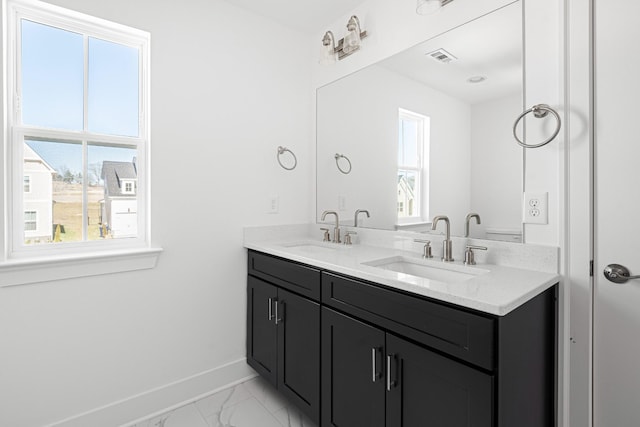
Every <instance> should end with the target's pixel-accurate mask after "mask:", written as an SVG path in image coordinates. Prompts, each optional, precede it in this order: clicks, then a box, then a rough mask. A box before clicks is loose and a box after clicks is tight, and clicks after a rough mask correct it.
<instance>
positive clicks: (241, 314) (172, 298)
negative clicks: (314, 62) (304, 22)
mask: <svg viewBox="0 0 640 427" xmlns="http://www.w3.org/2000/svg"><path fill="white" fill-rule="evenodd" d="M51 2H52V3H55V4H58V5H61V6H65V7H69V8H72V9H74V10H78V11H81V12H85V13H89V14H92V15H95V16H98V17H101V18H105V19H109V20H112V21H115V22H119V23H122V24H125V25H130V26H134V27H137V28H141V29H143V30H147V31H150V32H151V34H152V44H151V47H152V51H151V66H152V71H151V74H152V83H151V102H152V104H151V107H152V112H151V117H152V120H151V125H152V129H151V134H152V142H151V147H152V148H151V166H152V169H151V175H152V191H151V193H152V241H153V245H154V246H161V247H163V248H164V253H163V254H162V255H161V257H160V260H159V263H158V266H157V267H156V268H155V269H153V270H144V271H138V272H132V273H122V274H115V275H106V276H100V277H90V278H84V279H74V280H64V281H57V282H49V283H42V284H37V285H27V286H17V287H9V288H1V289H0V343H1V344H0V345H1V348H2V350H1V351H0V402H1V403H0V425H2V426H12V427H21V426H36V425H43V424H45V423H50V422H55V421H57V420H60V419H64V418H67V417H71V416H74V415H76V414H79V413H81V412H83V411H89V410H91V409H94V408H97V407H99V406H101V405H107V404H110V403H112V402H114V401H116V400H118V399H126V398H127V397H129V396H132V395H134V394H137V393H142V392H145V391H148V390H150V389H152V388H154V387H161V386H163V385H166V384H167V383H169V382H172V381H177V380H180V379H184V378H186V377H189V376H192V375H197V374H199V373H201V372H205V371H208V370H211V369H214V368H216V367H220V366H221V365H223V364H225V363H228V362H231V361H234V360H237V359H241V358H242V357H244V355H245V316H246V311H245V305H246V302H245V286H246V255H245V250H244V249H243V248H242V227H243V226H245V225H269V224H277V223H292V222H306V221H308V220H309V212H310V211H311V209H312V203H311V200H312V196H311V194H310V191H309V189H310V188H312V175H311V174H312V172H311V170H310V166H309V164H310V156H311V153H310V147H311V146H312V145H311V142H310V134H309V128H310V126H311V123H310V118H311V116H312V114H311V95H310V85H311V81H310V76H309V72H308V71H307V70H308V69H309V63H310V62H311V58H310V52H309V49H308V43H307V42H306V40H307V39H306V38H305V37H301V35H300V34H297V33H295V32H293V31H290V30H288V29H285V28H284V27H281V26H279V25H277V24H274V23H272V22H270V21H267V20H265V19H263V18H260V17H257V16H255V15H251V14H248V13H246V12H244V11H242V10H240V9H237V8H235V7H232V6H230V5H228V4H226V3H224V2H222V1H218V0H190V1H188V2H173V1H158V0H136V1H129V0H110V1H99V0H90V1H89V0H55V1H54V0H52V1H51ZM265 35H268V36H265ZM300 40H302V41H300ZM282 47H286V50H285V52H286V53H284V54H283V53H282V52H283V51H281V50H280V49H281V48H282ZM314 52H315V51H314ZM278 145H285V146H287V147H289V148H291V149H292V150H293V151H294V152H295V153H296V155H297V156H298V160H299V161H298V167H297V168H296V169H295V170H294V171H291V172H286V171H284V170H283V169H281V168H280V167H279V166H278V164H277V162H276V148H277V146H278ZM270 195H278V196H279V202H280V203H279V204H280V214H277V215H268V214H266V212H267V208H268V198H269V196H270ZM0 237H1V236H0ZM173 403H177V402H173ZM156 409H161V408H156ZM138 410H144V409H138ZM138 415H139V416H142V415H144V414H138ZM84 425H88V424H84ZM91 425H100V424H91ZM112 425H113V424H112Z"/></svg>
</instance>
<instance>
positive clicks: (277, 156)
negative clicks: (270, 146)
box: [276, 146, 298, 171]
mask: <svg viewBox="0 0 640 427" xmlns="http://www.w3.org/2000/svg"><path fill="white" fill-rule="evenodd" d="M285 151H288V152H289V153H291V155H292V156H293V166H291V167H287V166H285V165H283V164H282V161H281V160H280V156H281V155H283V154H284V153H285ZM276 158H277V159H278V163H279V164H280V166H282V169H286V170H288V171H292V170H294V169H295V168H296V166H298V158H297V157H296V155H295V154H293V151H291V150H289V149H288V148H287V147H282V146H280V147H278V154H277V155H276Z"/></svg>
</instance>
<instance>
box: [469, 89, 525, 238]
mask: <svg viewBox="0 0 640 427" xmlns="http://www.w3.org/2000/svg"><path fill="white" fill-rule="evenodd" d="M521 112H522V94H515V95H512V96H508V97H505V98H499V99H494V100H491V101H487V102H483V103H480V104H474V105H472V106H471V158H472V159H473V161H472V162H471V210H472V211H474V212H478V213H479V214H480V217H481V219H482V224H480V225H475V223H473V222H472V224H474V225H473V226H472V227H470V231H471V233H470V234H471V236H474V237H478V238H483V236H484V233H485V230H486V229H487V228H493V229H511V230H520V229H521V228H522V209H521V207H520V200H521V199H522V148H520V146H519V145H517V144H515V142H514V141H513V134H512V133H511V127H512V126H513V118H514V117H518V115H519V114H520V113H521Z"/></svg>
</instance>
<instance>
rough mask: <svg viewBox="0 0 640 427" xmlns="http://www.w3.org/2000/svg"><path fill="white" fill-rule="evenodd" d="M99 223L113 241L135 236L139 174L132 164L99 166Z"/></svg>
mask: <svg viewBox="0 0 640 427" xmlns="http://www.w3.org/2000/svg"><path fill="white" fill-rule="evenodd" d="M100 177H101V178H102V180H103V181H104V200H103V201H102V223H103V225H105V226H106V228H108V230H109V234H110V235H111V236H112V237H135V236H137V235H138V200H137V196H136V193H137V188H138V170H137V168H136V163H135V159H134V161H133V162H112V161H104V162H103V163H102V172H101V174H100Z"/></svg>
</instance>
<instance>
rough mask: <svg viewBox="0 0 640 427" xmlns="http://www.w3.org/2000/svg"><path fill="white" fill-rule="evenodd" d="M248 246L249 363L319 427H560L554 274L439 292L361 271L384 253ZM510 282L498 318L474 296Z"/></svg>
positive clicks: (431, 283)
mask: <svg viewBox="0 0 640 427" xmlns="http://www.w3.org/2000/svg"><path fill="white" fill-rule="evenodd" d="M252 246H253V247H252ZM248 247H249V251H248V312H247V327H248V330H247V361H248V363H249V365H251V366H252V367H253V368H254V369H255V370H256V371H257V372H258V373H259V374H260V375H262V376H263V377H264V378H266V379H267V380H268V381H269V382H270V383H271V384H273V385H274V386H275V387H276V388H277V389H278V390H279V391H280V392H281V393H282V394H283V395H284V396H286V397H287V398H288V399H289V400H290V401H292V402H293V403H295V404H296V405H297V406H298V407H299V408H300V409H301V410H302V411H303V412H305V413H306V414H307V415H308V416H309V417H310V418H311V419H313V420H314V421H316V422H317V423H318V425H320V426H336V427H357V426H367V427H376V426H381V427H382V426H407V427H408V426H420V427H422V426H426V425H433V426H474V427H489V426H495V427H513V426H518V427H548V426H552V425H554V422H555V411H556V408H555V402H556V400H557V399H556V378H555V377H556V374H555V372H556V354H557V351H556V329H557V326H556V322H557V320H556V319H557V302H556V292H557V286H556V285H555V284H556V283H557V276H555V275H554V274H550V273H539V272H532V271H527V270H520V269H513V268H502V267H497V266H494V267H495V270H491V271H490V272H489V270H478V271H485V273H477V271H475V272H474V273H473V274H476V273H477V274H478V276H477V277H472V278H464V279H462V278H459V277H457V276H452V277H454V279H452V280H451V283H448V284H445V283H443V282H441V281H438V280H426V281H425V280H422V279H420V280H417V279H416V278H415V277H413V276H411V275H407V274H404V273H397V272H389V271H387V270H384V269H381V268H377V267H376V266H375V265H374V264H375V263H370V262H366V260H368V259H370V258H376V257H380V256H381V255H383V253H385V252H384V250H383V249H365V248H349V249H344V248H339V249H335V250H333V248H331V246H329V245H326V246H323V245H321V244H318V245H312V244H309V245H306V246H305V245H298V246H289V247H287V246H282V245H280V246H278V245H249V246H248ZM325 247H326V249H325ZM385 254H386V253H385ZM301 260H304V261H305V262H301ZM411 262H413V261H411ZM415 262H416V263H420V262H421V261H420V260H419V258H418V259H417V260H416V261H415ZM429 265H433V266H434V267H433V268H434V269H435V268H437V266H438V265H437V262H436V261H434V262H432V264H429ZM482 267H484V266H482ZM429 268H431V267H429ZM452 268H453V267H452ZM456 268H457V269H458V270H460V271H463V270H464V269H465V268H470V269H472V267H464V266H460V267H456ZM378 270H379V271H378ZM453 271H454V272H455V269H454V270H453ZM469 271H474V270H473V269H472V270H469ZM403 274H404V275H403ZM492 277H493V278H492ZM518 277H520V279H518ZM376 278H377V279H376ZM398 278H400V279H403V280H397V279H398ZM374 279H375V280H374ZM510 280H512V281H513V283H512V284H510V283H500V284H499V286H504V287H505V294H509V292H518V293H520V294H522V297H521V298H515V299H514V298H513V295H511V297H509V301H510V302H509V303H508V304H502V303H500V304H496V305H495V306H493V308H492V307H491V306H490V302H488V300H487V298H486V294H484V293H483V292H485V290H484V289H483V288H482V286H484V285H486V287H487V288H489V287H491V286H493V285H491V282H492V281H493V282H496V281H510ZM474 281H475V282H476V283H475V284H474ZM518 281H520V282H521V284H522V283H525V284H527V285H526V286H525V288H526V289H525V288H522V287H519V286H518V283H517V282H518ZM401 282H402V283H404V285H403V284H402V283H401ZM411 282H413V283H411ZM454 282H455V283H454ZM407 283H408V284H407ZM425 284H427V285H425ZM494 285H495V283H494ZM511 285H513V286H511ZM420 288H424V291H421V290H420ZM514 289H517V291H514ZM487 292H489V293H490V294H497V293H496V292H495V290H490V291H487ZM447 293H449V295H450V297H447V296H446V294H447ZM436 294H437V295H440V296H439V297H434V295H436ZM463 294H467V295H466V296H464V295H463ZM471 294H473V295H475V297H477V300H476V301H475V302H474V301H473V298H474V297H473V295H471ZM497 298H498V299H499V298H500V297H497ZM505 301H506V300H505ZM514 301H515V302H514ZM501 304H502V305H501ZM474 306H475V307H474ZM479 308H480V309H479ZM492 311H493V312H492Z"/></svg>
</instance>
